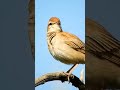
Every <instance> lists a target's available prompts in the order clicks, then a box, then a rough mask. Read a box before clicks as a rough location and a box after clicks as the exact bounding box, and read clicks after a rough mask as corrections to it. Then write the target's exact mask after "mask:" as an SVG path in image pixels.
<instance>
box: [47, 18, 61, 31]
mask: <svg viewBox="0 0 120 90" xmlns="http://www.w3.org/2000/svg"><path fill="white" fill-rule="evenodd" d="M47 32H62V28H61V22H60V19H59V18H57V17H52V18H50V19H49V22H48V27H47Z"/></svg>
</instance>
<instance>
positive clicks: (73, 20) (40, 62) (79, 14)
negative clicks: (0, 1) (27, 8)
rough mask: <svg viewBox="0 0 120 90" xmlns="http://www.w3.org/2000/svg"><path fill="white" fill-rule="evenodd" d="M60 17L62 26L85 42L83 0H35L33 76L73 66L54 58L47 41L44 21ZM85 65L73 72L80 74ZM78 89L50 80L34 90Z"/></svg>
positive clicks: (66, 83) (45, 22)
mask: <svg viewBox="0 0 120 90" xmlns="http://www.w3.org/2000/svg"><path fill="white" fill-rule="evenodd" d="M53 16H55V17H58V18H60V20H61V26H62V29H63V30H64V31H65V32H69V33H72V34H75V35H76V36H78V37H79V38H80V39H81V40H82V41H83V42H84V41H85V0H59V1H58V0H35V78H37V77H39V76H41V75H43V74H46V73H50V72H57V71H64V72H66V71H67V70H68V69H69V68H70V67H71V66H72V65H66V64H63V63H61V62H59V61H57V60H55V59H54V58H53V57H52V56H51V55H50V53H49V51H48V47H47V41H46V33H47V23H48V20H49V19H50V18H51V17H53ZM83 68H84V70H85V65H81V64H80V65H79V67H77V68H76V69H75V71H74V72H73V74H75V75H76V76H78V77H80V71H81V70H82V69H83ZM48 89H49V90H77V89H76V88H75V87H73V86H72V85H71V84H68V82H65V83H61V82H60V81H52V82H48V83H46V84H43V85H41V86H38V87H36V88H35V90H48Z"/></svg>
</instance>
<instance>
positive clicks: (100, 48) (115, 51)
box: [86, 19, 120, 66]
mask: <svg viewBox="0 0 120 90" xmlns="http://www.w3.org/2000/svg"><path fill="white" fill-rule="evenodd" d="M86 50H87V51H90V52H91V53H92V54H94V55H96V56H97V57H100V58H103V59H106V60H109V61H111V62H112V63H115V64H117V65H118V66H120V41H118V40H116V39H115V38H114V37H113V36H112V35H111V34H110V33H108V32H107V31H106V30H105V28H103V27H102V26H101V25H99V24H97V23H96V22H94V21H92V20H89V19H87V20H86Z"/></svg>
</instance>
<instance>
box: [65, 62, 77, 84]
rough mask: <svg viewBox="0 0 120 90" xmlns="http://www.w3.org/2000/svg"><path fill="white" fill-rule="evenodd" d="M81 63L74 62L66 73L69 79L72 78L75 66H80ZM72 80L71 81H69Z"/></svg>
mask: <svg viewBox="0 0 120 90" xmlns="http://www.w3.org/2000/svg"><path fill="white" fill-rule="evenodd" d="M78 65H79V64H74V65H73V66H72V67H71V68H70V69H69V70H68V71H67V72H66V73H65V74H66V75H67V77H68V81H69V80H70V79H69V77H70V75H71V74H72V72H73V71H74V70H75V68H76V67H77V66H78ZM69 82H70V81H69Z"/></svg>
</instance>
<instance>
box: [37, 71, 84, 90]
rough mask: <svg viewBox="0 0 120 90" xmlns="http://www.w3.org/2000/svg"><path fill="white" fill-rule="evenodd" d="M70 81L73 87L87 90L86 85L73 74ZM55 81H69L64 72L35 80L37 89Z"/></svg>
mask: <svg viewBox="0 0 120 90" xmlns="http://www.w3.org/2000/svg"><path fill="white" fill-rule="evenodd" d="M69 79H70V82H71V83H72V85H73V86H75V87H77V88H79V90H85V85H84V84H83V83H82V82H81V81H80V79H79V78H78V77H76V76H75V75H73V74H72V75H70V77H69ZM54 80H60V81H61V82H65V81H68V78H67V75H66V74H65V73H64V72H55V73H48V74H45V75H43V76H40V77H39V78H37V79H36V80H35V87H37V86H39V85H42V84H44V83H46V82H49V81H54Z"/></svg>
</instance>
